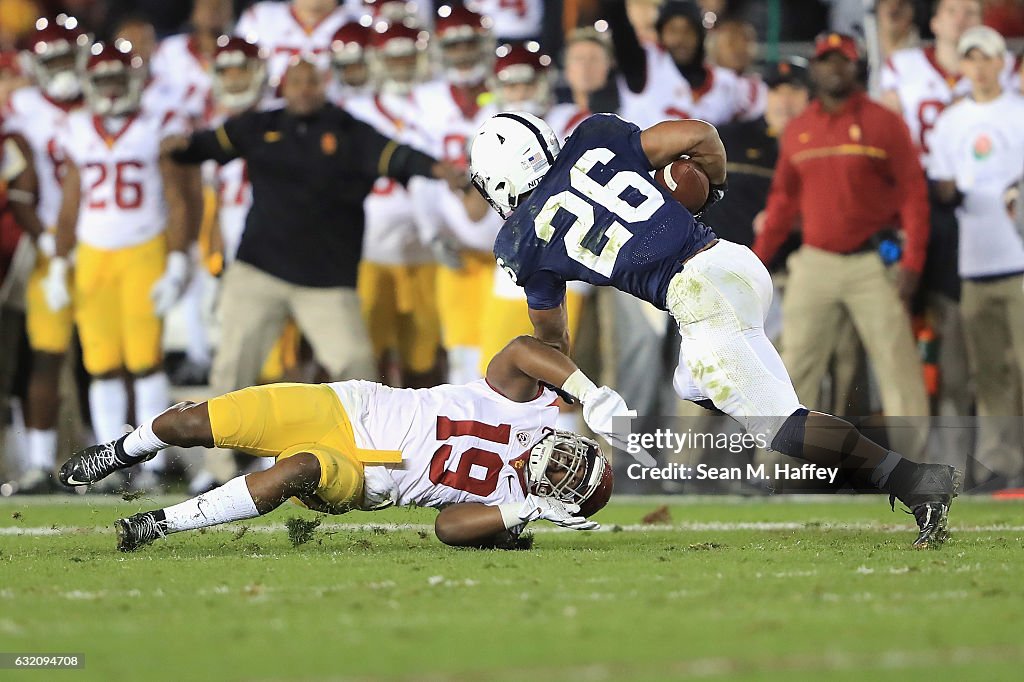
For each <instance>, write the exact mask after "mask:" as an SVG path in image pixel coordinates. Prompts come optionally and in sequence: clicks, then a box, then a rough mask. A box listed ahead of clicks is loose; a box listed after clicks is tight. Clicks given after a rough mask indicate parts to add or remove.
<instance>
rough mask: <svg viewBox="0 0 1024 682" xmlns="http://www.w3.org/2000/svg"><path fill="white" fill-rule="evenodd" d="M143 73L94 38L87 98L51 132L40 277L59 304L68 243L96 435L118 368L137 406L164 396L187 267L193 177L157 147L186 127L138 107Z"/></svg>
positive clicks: (118, 411)
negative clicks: (169, 328) (166, 336)
mask: <svg viewBox="0 0 1024 682" xmlns="http://www.w3.org/2000/svg"><path fill="white" fill-rule="evenodd" d="M142 75H143V71H142V68H141V60H140V59H139V58H138V57H136V56H134V55H131V54H130V53H126V52H122V51H120V50H118V49H117V48H115V47H111V46H110V45H103V44H96V45H94V46H93V48H92V56H91V57H90V58H89V62H88V65H87V66H86V69H85V76H84V79H83V89H84V91H85V99H86V104H87V108H86V109H83V110H80V111H76V112H75V113H73V114H72V115H71V116H69V117H68V120H67V125H66V127H65V129H64V130H63V131H62V135H61V137H60V141H59V143H60V147H61V149H62V151H63V153H64V154H65V159H66V161H65V162H66V165H67V170H66V175H65V177H64V182H63V193H64V194H63V201H62V204H61V208H60V215H59V218H58V222H57V255H56V257H55V258H54V259H53V260H51V261H50V266H49V269H48V271H47V275H46V278H45V280H44V290H45V293H46V297H47V302H48V303H49V304H50V306H51V307H52V308H53V309H54V310H60V309H62V308H63V307H65V306H66V305H67V304H68V302H69V301H70V298H71V294H70V292H69V291H68V287H67V284H66V282H67V279H66V274H67V270H68V259H69V258H70V254H71V251H72V249H73V248H75V246H76V244H77V249H76V256H75V258H76V263H75V273H74V275H75V276H74V292H75V303H76V305H75V320H76V322H77V324H78V333H79V337H80V339H81V342H82V355H83V360H84V362H85V368H86V370H87V371H88V372H89V374H90V376H91V377H92V383H91V385H90V387H89V405H90V408H91V412H92V418H93V429H94V431H95V433H96V435H97V436H98V437H99V438H103V439H106V438H110V437H116V436H117V434H118V432H119V431H120V430H121V427H122V425H123V424H124V423H125V420H126V417H127V413H128V405H127V399H126V395H125V391H124V383H123V382H124V378H123V375H124V372H125V371H126V370H127V372H128V373H129V374H130V375H132V376H133V377H134V393H135V412H136V414H139V415H146V414H154V413H156V412H159V411H161V410H163V409H164V408H165V407H166V406H167V404H168V402H169V401H168V387H167V378H166V376H165V375H164V373H163V369H162V367H161V360H162V349H161V336H162V324H161V320H160V318H161V317H162V316H163V315H164V314H166V313H167V311H168V310H169V309H170V308H171V306H172V305H173V304H174V302H175V301H176V300H177V299H178V297H179V296H180V295H181V292H182V290H183V288H184V285H185V280H186V277H187V274H188V258H187V256H186V255H185V249H186V247H187V245H188V239H189V234H190V230H189V228H188V224H187V223H188V213H189V211H188V207H187V198H186V196H185V193H184V191H185V188H186V187H188V186H190V182H189V181H185V180H183V179H182V175H183V171H182V170H180V169H178V168H177V167H176V166H175V165H174V164H173V163H171V162H170V160H166V161H164V160H161V159H160V150H159V144H160V141H161V140H162V139H163V138H165V137H167V136H170V135H173V134H180V133H183V132H184V131H185V127H184V123H183V122H182V121H181V120H180V119H179V118H178V117H176V116H174V115H173V114H168V113H166V112H163V111H159V112H153V111H147V110H145V109H142V108H140V100H141V97H142V85H143V82H142ZM184 172H188V171H184ZM161 465H162V462H157V463H155V464H154V465H153V469H157V470H159V468H160V466H161Z"/></svg>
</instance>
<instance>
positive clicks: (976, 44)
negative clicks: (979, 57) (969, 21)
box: [956, 26, 1006, 57]
mask: <svg viewBox="0 0 1024 682" xmlns="http://www.w3.org/2000/svg"><path fill="white" fill-rule="evenodd" d="M974 49H977V50H980V51H981V53H982V54H984V55H985V56H986V57H1002V56H1003V55H1005V54H1006V41H1005V40H1003V36H1001V35H999V31H997V30H995V29H994V28H990V27H988V26H975V27H974V28H969V29H967V30H966V31H964V34H963V35H962V36H960V42H958V43H957V45H956V51H957V52H958V53H959V54H960V56H961V57H966V56H967V55H968V54H969V53H970V51H971V50H974Z"/></svg>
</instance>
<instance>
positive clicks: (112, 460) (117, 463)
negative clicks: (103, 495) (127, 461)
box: [82, 441, 124, 480]
mask: <svg viewBox="0 0 1024 682" xmlns="http://www.w3.org/2000/svg"><path fill="white" fill-rule="evenodd" d="M116 442H117V441H111V442H109V443H104V444H103V447H102V448H101V449H100V450H97V451H96V452H94V453H93V454H92V456H90V457H84V458H82V470H83V473H84V474H85V477H86V478H87V479H89V480H99V479H101V478H104V477H105V476H107V475H108V474H109V473H110V472H111V470H114V469H119V468H121V467H122V466H124V462H122V461H121V460H120V459H118V458H117V448H116V447H115V444H116Z"/></svg>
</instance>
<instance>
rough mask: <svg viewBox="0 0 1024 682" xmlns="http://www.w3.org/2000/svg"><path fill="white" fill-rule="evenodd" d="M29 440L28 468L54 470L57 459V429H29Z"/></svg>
mask: <svg viewBox="0 0 1024 682" xmlns="http://www.w3.org/2000/svg"><path fill="white" fill-rule="evenodd" d="M27 440H28V458H27V464H28V468H29V469H42V470H44V471H53V465H54V463H55V462H56V461H57V430H56V429H46V430H43V429H28V434H27Z"/></svg>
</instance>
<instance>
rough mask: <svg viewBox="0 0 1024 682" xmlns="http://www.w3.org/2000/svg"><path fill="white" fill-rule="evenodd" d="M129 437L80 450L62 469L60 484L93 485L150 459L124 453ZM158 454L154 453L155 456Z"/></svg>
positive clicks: (71, 485)
mask: <svg viewBox="0 0 1024 682" xmlns="http://www.w3.org/2000/svg"><path fill="white" fill-rule="evenodd" d="M125 438H127V435H125V436H121V437H120V438H118V439H117V440H112V441H110V442H109V443H100V444H99V445H91V446H89V447H87V448H85V449H84V450H79V451H78V452H76V453H75V454H74V455H72V456H71V459H69V460H68V461H66V462H64V466H62V467H61V468H60V474H59V477H60V482H61V483H63V484H64V485H66V486H69V487H74V486H76V485H92V484H93V483H97V482H99V481H102V480H103V479H104V478H106V477H107V476H109V475H110V474H112V473H114V472H115V471H119V470H121V469H127V468H128V467H130V466H134V465H136V464H138V463H139V462H142V461H144V460H146V459H150V458H148V457H129V456H128V455H127V454H126V453H125V451H124V446H123V443H124V439H125ZM155 454H156V453H154V455H155Z"/></svg>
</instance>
